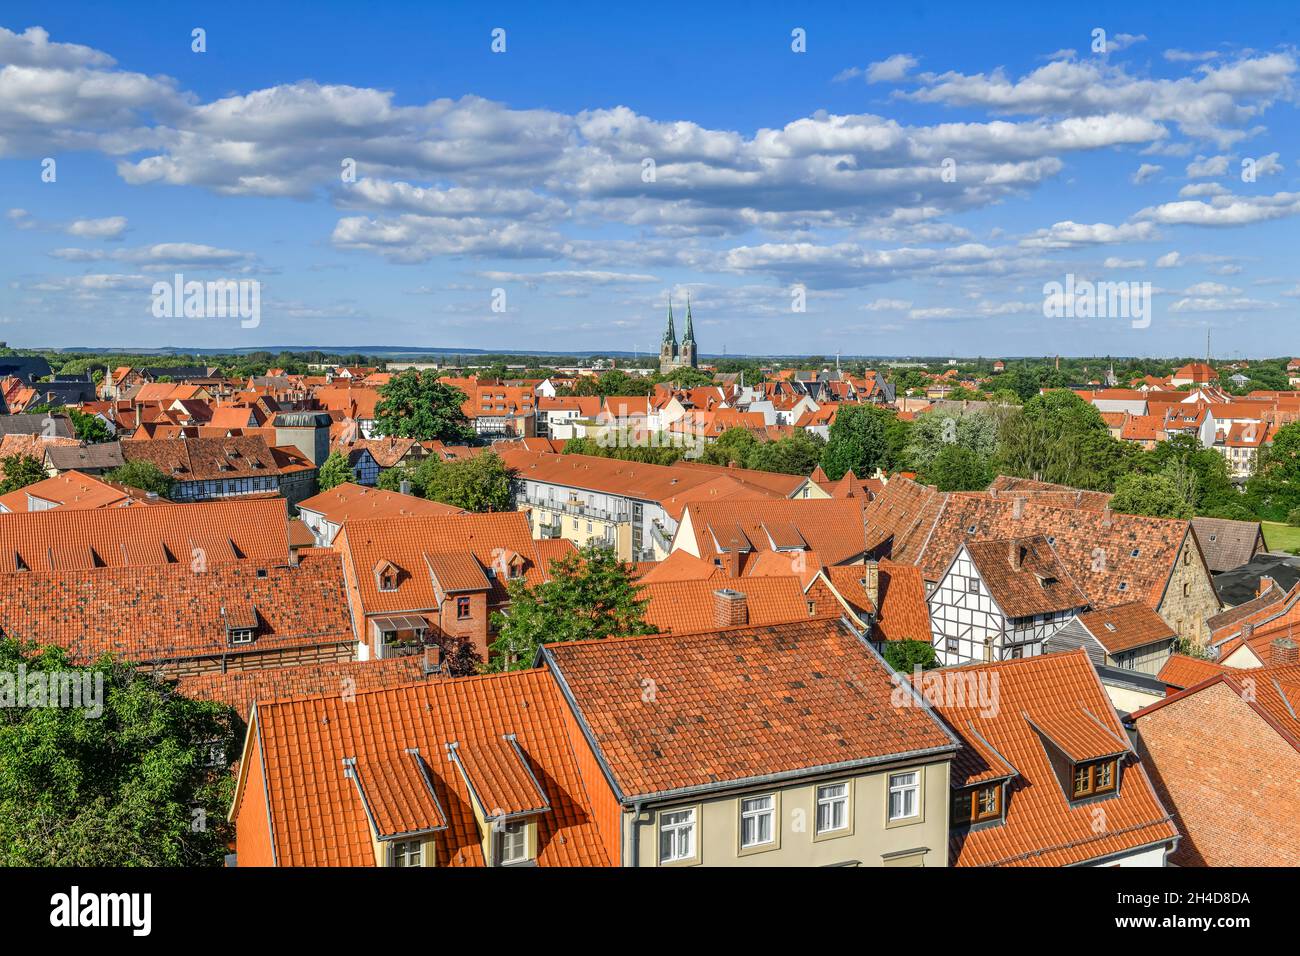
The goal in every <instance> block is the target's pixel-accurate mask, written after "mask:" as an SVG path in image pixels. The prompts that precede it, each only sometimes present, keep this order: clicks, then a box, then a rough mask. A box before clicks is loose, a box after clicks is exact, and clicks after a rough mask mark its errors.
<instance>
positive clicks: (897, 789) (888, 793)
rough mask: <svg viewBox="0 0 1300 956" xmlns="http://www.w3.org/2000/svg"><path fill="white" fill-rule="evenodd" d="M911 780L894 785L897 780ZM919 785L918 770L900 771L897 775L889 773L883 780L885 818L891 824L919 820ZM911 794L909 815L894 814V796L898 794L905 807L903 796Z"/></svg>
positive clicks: (920, 778) (920, 781)
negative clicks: (907, 778) (908, 778)
mask: <svg viewBox="0 0 1300 956" xmlns="http://www.w3.org/2000/svg"><path fill="white" fill-rule="evenodd" d="M906 777H910V778H912V780H911V782H910V783H895V781H896V780H898V779H899V778H906ZM921 784H922V777H921V771H920V769H919V768H918V769H916V770H900V771H898V772H897V773H891V774H889V776H888V777H887V778H886V780H885V818H886V819H887V821H888V822H889V823H891V824H897V823H904V822H906V821H909V820H920V819H921ZM908 793H911V794H913V800H912V812H911V813H898V814H895V813H894V795H895V794H898V795H899V798H900V800H901V801H902V804H903V807H904V808H905V807H906V799H905V795H906V794H908Z"/></svg>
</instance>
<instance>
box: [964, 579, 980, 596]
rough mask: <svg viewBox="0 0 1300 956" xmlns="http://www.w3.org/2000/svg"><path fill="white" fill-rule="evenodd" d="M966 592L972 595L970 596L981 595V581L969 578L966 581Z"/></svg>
mask: <svg viewBox="0 0 1300 956" xmlns="http://www.w3.org/2000/svg"><path fill="white" fill-rule="evenodd" d="M966 591H967V592H968V593H970V594H979V592H980V579H979V578H967V579H966Z"/></svg>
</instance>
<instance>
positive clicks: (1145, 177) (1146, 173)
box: [1133, 163, 1164, 186]
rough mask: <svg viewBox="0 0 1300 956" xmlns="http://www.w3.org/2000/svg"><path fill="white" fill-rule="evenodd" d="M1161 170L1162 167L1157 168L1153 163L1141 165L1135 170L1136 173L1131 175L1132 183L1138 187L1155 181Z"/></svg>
mask: <svg viewBox="0 0 1300 956" xmlns="http://www.w3.org/2000/svg"><path fill="white" fill-rule="evenodd" d="M1163 169H1164V167H1163V166H1158V165H1156V164H1155V163H1143V164H1142V165H1141V166H1139V167H1138V168H1137V172H1135V173H1134V174H1133V182H1134V184H1136V185H1138V186H1140V185H1142V184H1143V183H1145V182H1149V181H1150V180H1152V179H1155V177H1156V176H1157V175H1158V174H1159V173H1160V171H1161V170H1163Z"/></svg>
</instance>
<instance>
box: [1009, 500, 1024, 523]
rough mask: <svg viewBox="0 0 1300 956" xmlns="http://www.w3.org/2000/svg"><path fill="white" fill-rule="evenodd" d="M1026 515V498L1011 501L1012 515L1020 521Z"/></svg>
mask: <svg viewBox="0 0 1300 956" xmlns="http://www.w3.org/2000/svg"><path fill="white" fill-rule="evenodd" d="M1024 515H1025V499H1024V498H1015V499H1013V500H1012V502H1011V517H1013V518H1015V519H1016V520H1017V521H1019V520H1020V519H1021V518H1023V517H1024Z"/></svg>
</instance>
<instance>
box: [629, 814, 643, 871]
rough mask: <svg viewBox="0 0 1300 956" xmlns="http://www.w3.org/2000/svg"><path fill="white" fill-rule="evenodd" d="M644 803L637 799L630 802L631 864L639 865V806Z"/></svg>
mask: <svg viewBox="0 0 1300 956" xmlns="http://www.w3.org/2000/svg"><path fill="white" fill-rule="evenodd" d="M643 806H644V804H643V803H642V802H641V801H640V800H638V801H637V802H636V803H634V804H632V865H633V866H640V865H641V808H642V807H643Z"/></svg>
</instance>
